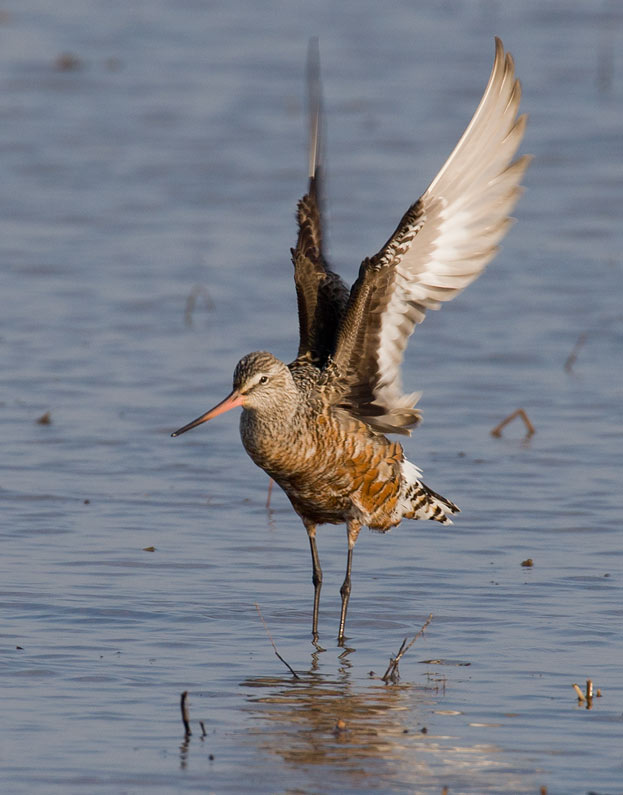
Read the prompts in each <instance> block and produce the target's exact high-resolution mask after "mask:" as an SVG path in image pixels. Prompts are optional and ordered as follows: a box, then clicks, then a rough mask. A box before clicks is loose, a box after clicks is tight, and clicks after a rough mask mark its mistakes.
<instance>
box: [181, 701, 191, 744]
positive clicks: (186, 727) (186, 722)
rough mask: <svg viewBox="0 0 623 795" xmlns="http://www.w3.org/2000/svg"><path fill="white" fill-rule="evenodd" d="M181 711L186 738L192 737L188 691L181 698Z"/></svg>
mask: <svg viewBox="0 0 623 795" xmlns="http://www.w3.org/2000/svg"><path fill="white" fill-rule="evenodd" d="M180 709H181V710H182V723H183V724H184V733H185V735H186V737H190V736H191V735H192V732H191V730H190V717H189V714H188V690H184V692H183V693H182V695H181V698H180Z"/></svg>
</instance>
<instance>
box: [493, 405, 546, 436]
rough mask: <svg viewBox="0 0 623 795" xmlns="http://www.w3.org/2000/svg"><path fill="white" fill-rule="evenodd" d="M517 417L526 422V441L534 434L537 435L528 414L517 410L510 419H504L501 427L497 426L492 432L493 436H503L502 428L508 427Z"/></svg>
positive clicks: (510, 415) (509, 416)
mask: <svg viewBox="0 0 623 795" xmlns="http://www.w3.org/2000/svg"><path fill="white" fill-rule="evenodd" d="M515 417H521V419H522V420H523V421H524V423H525V426H526V439H529V438H530V437H531V436H532V435H533V434H534V433H536V429H535V427H534V425H533V424H532V423H531V422H530V420H529V419H528V415H527V414H526V412H525V411H524V410H523V409H517V411H513V413H512V414H509V415H508V417H506V418H505V419H503V420H502V422H500V424H499V425H496V426H495V428H494V429H493V430H492V431H491V436H501V435H502V428H504V427H505V426H506V425H508V423H509V422H512V421H513V420H514V419H515Z"/></svg>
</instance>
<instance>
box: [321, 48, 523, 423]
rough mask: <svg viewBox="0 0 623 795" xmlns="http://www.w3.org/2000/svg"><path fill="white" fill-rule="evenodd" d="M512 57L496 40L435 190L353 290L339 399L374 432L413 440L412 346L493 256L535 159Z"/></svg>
mask: <svg viewBox="0 0 623 795" xmlns="http://www.w3.org/2000/svg"><path fill="white" fill-rule="evenodd" d="M520 98H521V86H520V84H519V81H518V80H516V79H515V69H514V64H513V59H512V56H511V55H510V54H509V53H506V54H505V53H504V48H503V46H502V42H501V41H500V39H498V38H497V37H496V39H495V60H494V63H493V68H492V70H491V76H490V78H489V82H488V84H487V87H486V89H485V92H484V94H483V96H482V99H481V100H480V104H479V105H478V108H477V109H476V112H475V113H474V116H473V118H472V120H471V121H470V123H469V124H468V126H467V129H466V130H465V132H464V133H463V135H462V137H461V139H460V140H459V142H458V144H457V145H456V147H455V149H454V151H453V152H452V154H451V155H450V157H449V158H448V160H447V161H446V163H445V165H444V166H443V168H442V169H441V171H440V172H439V173H438V174H437V176H436V177H435V179H434V180H433V182H432V183H431V185H430V186H429V188H428V189H427V191H426V192H425V193H424V194H423V196H421V198H420V199H419V200H418V201H417V202H415V204H413V205H412V206H411V207H410V208H409V209H408V210H407V212H406V213H405V215H404V216H403V218H402V220H401V221H400V223H399V224H398V227H397V229H396V231H395V232H394V234H393V235H392V236H391V237H390V239H389V240H388V241H387V243H386V244H385V245H384V246H383V248H382V249H381V250H380V251H379V252H378V253H377V254H375V256H373V257H371V258H369V259H365V260H364V261H363V263H362V265H361V268H360V271H359V278H358V279H357V281H356V282H355V284H354V285H353V288H352V290H351V294H350V298H349V303H348V306H347V309H346V312H345V316H344V320H343V322H342V324H341V328H340V331H339V335H338V342H337V346H336V352H335V357H334V362H335V365H336V372H337V373H339V376H338V379H336V380H337V381H339V382H340V387H339V389H337V391H336V394H335V402H336V403H339V405H341V406H343V407H344V408H346V409H347V410H348V411H350V412H351V413H352V414H354V415H356V416H358V417H360V418H361V419H363V420H364V421H365V422H367V423H368V424H369V425H370V426H371V427H372V428H374V429H375V430H379V431H381V432H384V433H403V434H409V433H410V431H409V428H411V427H414V426H415V425H417V423H418V421H419V412H418V411H417V410H416V409H414V408H413V406H414V405H415V403H416V402H417V399H418V397H419V393H413V394H410V395H405V394H403V392H402V386H401V378H400V366H401V363H402V359H403V355H404V351H405V348H406V345H407V341H408V339H409V337H410V336H411V334H412V333H413V331H414V329H415V326H416V325H417V324H418V323H421V322H422V320H424V316H425V314H426V311H427V310H428V309H439V307H440V306H441V303H442V302H444V301H449V300H451V299H452V298H454V297H455V296H456V295H458V293H460V292H461V291H462V290H463V289H464V288H465V287H467V285H468V284H470V283H471V282H473V281H474V279H476V278H478V276H479V275H480V274H481V273H482V271H483V270H484V268H485V266H486V265H487V263H488V262H489V261H490V260H491V259H492V258H493V257H494V256H495V254H496V252H497V250H498V243H499V242H500V240H501V239H502V237H503V236H504V235H505V233H506V232H507V230H508V228H509V226H510V224H511V219H510V218H509V213H510V212H511V210H512V208H513V206H514V204H515V202H516V201H517V199H518V198H519V195H520V193H521V188H520V185H519V183H520V180H521V178H522V175H523V173H524V171H525V169H526V167H527V165H528V163H529V160H530V158H529V157H527V156H524V157H521V158H519V159H518V160H515V161H514V162H512V161H513V157H514V155H515V153H516V151H517V149H518V147H519V144H520V142H521V139H522V137H523V134H524V130H525V126H526V120H527V117H526V116H525V115H524V116H520V117H519V118H517V113H518V108H519V101H520Z"/></svg>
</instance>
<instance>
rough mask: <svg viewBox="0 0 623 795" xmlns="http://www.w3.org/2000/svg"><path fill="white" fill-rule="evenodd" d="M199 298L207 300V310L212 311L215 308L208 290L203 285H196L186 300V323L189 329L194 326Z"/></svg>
mask: <svg viewBox="0 0 623 795" xmlns="http://www.w3.org/2000/svg"><path fill="white" fill-rule="evenodd" d="M199 296H202V297H203V299H204V300H205V305H206V309H208V310H210V309H213V307H214V304H213V303H212V300H211V299H210V294H209V293H208V291H207V289H206V288H205V287H204V286H203V285H202V284H196V285H195V286H194V287H193V289H192V290H191V291H190V294H189V296H188V298H187V299H186V308H185V310H184V322H185V323H186V325H187V326H188V327H189V328H190V327H191V326H192V324H193V312H194V311H195V304H196V303H197V298H199Z"/></svg>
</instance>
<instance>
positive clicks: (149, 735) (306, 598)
mask: <svg viewBox="0 0 623 795" xmlns="http://www.w3.org/2000/svg"><path fill="white" fill-rule="evenodd" d="M3 8H4V11H3V14H2V16H1V17H0V23H1V26H0V35H1V36H2V42H3V46H2V47H1V48H0V69H1V71H0V74H1V76H2V77H1V79H2V87H3V91H2V95H3V101H2V124H1V125H0V163H1V164H2V184H3V190H2V192H1V193H0V218H1V219H2V235H0V254H1V262H2V269H1V273H2V276H1V279H2V286H1V298H2V312H1V317H0V322H1V325H0V357H1V360H0V366H1V369H2V373H3V379H2V393H1V396H0V405H1V407H2V412H1V413H0V422H1V424H2V438H3V455H2V459H1V461H0V507H1V516H2V523H1V529H0V533H1V536H2V552H3V554H2V562H1V563H0V567H1V568H0V591H1V594H2V615H3V622H2V636H3V642H2V647H1V648H2V652H1V653H2V668H1V674H0V676H1V681H2V689H3V719H2V724H3V732H2V745H1V749H0V753H1V765H2V780H3V791H7V792H15V793H17V792H28V793H32V792H45V793H56V792H58V793H60V792H63V793H67V792H76V793H77V792H145V791H148V792H177V791H179V792H192V791H201V792H205V791H214V792H242V791H248V790H250V789H253V790H254V791H257V792H266V793H269V792H295V791H296V792H304V793H316V792H341V793H358V792H363V791H367V790H376V791H387V792H394V791H395V792H402V791H404V792H422V793H428V792H430V793H438V792H440V791H441V789H442V787H444V786H447V787H448V788H449V791H450V792H451V793H460V792H470V793H481V792H492V793H493V792H504V793H508V792H510V793H515V792H538V790H539V788H540V787H541V786H546V787H547V788H548V792H549V793H550V795H551V793H576V792H577V793H584V792H588V791H594V792H599V793H600V794H601V795H603V794H604V793H609V794H611V793H617V792H621V791H623V788H622V785H621V781H622V780H623V769H622V768H623V765H622V763H621V755H620V747H621V737H622V734H623V718H622V714H623V688H622V686H621V675H620V670H621V661H622V659H623V641H622V639H621V616H622V612H623V611H622V609H621V604H622V596H623V594H622V590H623V589H622V585H621V583H622V579H621V578H622V570H621V569H622V567H621V560H622V547H621V540H620V502H621V498H620V492H621V481H620V450H621V437H622V432H621V429H622V423H621V419H622V417H621V413H622V412H621V405H622V400H621V399H622V396H623V395H622V392H623V390H622V386H623V384H622V381H623V379H622V376H621V360H620V350H621V344H622V342H623V322H622V312H621V295H622V288H621V270H622V262H621V250H622V243H623V240H622V237H623V233H622V231H621V229H622V227H621V223H620V219H621V215H622V211H623V190H622V188H623V158H622V155H623V145H622V143H621V142H622V141H623V114H622V112H621V107H622V99H623V96H622V92H623V89H622V84H623V75H622V69H623V64H622V59H621V52H622V51H623V47H622V20H623V13H622V12H621V9H620V8H619V6H618V4H616V3H614V2H611V3H609V2H603V3H584V4H581V6H580V4H572V3H561V2H550V3H547V4H541V3H537V2H526V3H522V4H521V5H520V4H503V3H498V2H495V0H489V2H480V3H473V4H460V3H456V2H446V3H442V4H436V6H435V7H434V8H431V7H429V6H428V5H425V4H413V3H406V2H404V3H402V2H396V3H393V4H390V6H389V7H387V8H385V7H384V8H383V9H382V10H381V8H380V6H378V5H377V4H374V3H371V2H363V3H360V4H358V5H357V7H356V10H355V7H354V6H351V5H350V4H343V5H339V6H338V5H335V4H331V3H328V2H317V3H313V4H309V3H306V4H303V3H298V2H293V3H290V4H288V5H285V4H281V3H278V2H275V0H270V2H267V3H263V4H261V5H260V4H252V3H249V2H246V1H245V0H242V2H240V3H238V4H236V5H235V6H233V7H232V6H229V5H226V4H225V3H211V4H202V3H198V2H193V1H192V0H187V2H180V3H176V4H170V3H165V2H151V3H140V2H135V3H130V4H127V3H124V4H121V3H112V4H110V3H101V2H96V0H89V1H87V2H81V3H77V2H69V1H68V0H66V1H64V2H60V3H56V4H54V6H53V8H52V7H51V6H50V5H49V4H47V3H44V2H41V0H39V2H37V0H28V1H27V2H22V3H12V2H9V3H6V4H5V5H4V7H3ZM494 33H497V34H499V35H501V36H502V38H503V40H504V43H505V45H506V46H507V47H508V49H510V50H511V51H512V53H513V54H514V56H515V59H516V62H517V70H518V74H519V76H520V77H521V79H522V83H523V87H524V102H523V107H524V109H525V110H526V111H528V112H529V113H530V117H531V118H530V125H529V128H528V133H527V136H526V141H525V145H524V147H523V150H524V151H529V152H532V153H533V154H534V155H535V161H534V163H533V165H532V166H531V169H530V171H529V172H528V175H527V178H526V189H527V190H526V194H525V196H524V198H523V200H522V202H521V203H520V205H519V207H518V208H517V211H516V216H517V218H518V224H517V226H516V227H515V228H514V229H513V230H512V231H511V233H510V234H509V236H508V238H507V239H506V241H505V243H504V246H503V250H502V252H501V254H500V255H499V257H498V259H497V260H496V261H495V264H494V265H492V266H491V268H490V269H489V270H488V271H487V273H486V274H485V275H484V276H483V278H482V279H481V280H480V281H479V282H478V283H477V284H475V285H474V286H472V287H471V288H470V289H469V290H468V291H467V292H466V293H465V294H464V295H462V296H461V297H460V298H459V299H457V300H456V301H455V302H454V303H453V304H452V305H451V306H448V307H447V308H446V309H444V311H443V312H440V313H433V314H431V316H429V317H428V318H427V320H426V323H425V324H424V325H423V326H422V327H421V328H420V329H418V331H417V333H416V336H415V337H414V338H413V340H412V344H411V347H410V349H409V353H408V356H407V360H406V366H405V382H406V386H407V387H408V388H413V389H423V390H424V395H423V398H422V400H421V403H420V406H421V408H422V410H423V412H424V423H423V425H422V426H421V429H418V431H417V433H416V434H415V435H414V438H413V439H412V440H409V441H407V443H406V449H407V453H408V455H409V457H410V458H411V459H412V460H414V461H415V462H417V463H418V464H419V465H420V466H421V467H423V469H424V470H425V479H426V482H427V483H429V484H430V486H431V487H432V488H434V489H436V490H439V491H440V492H441V493H443V494H445V495H446V496H448V497H449V498H451V499H452V500H455V501H456V502H457V503H458V504H459V505H460V506H461V508H462V511H463V513H462V514H461V515H460V516H459V517H458V518H457V521H456V523H455V524H454V525H453V526H452V527H449V528H441V527H432V526H431V527H429V526H428V525H429V523H418V524H414V523H405V524H404V525H402V526H401V527H399V528H397V529H396V530H394V531H393V532H392V533H390V534H388V535H385V536H381V535H377V534H370V533H363V534H362V535H361V537H360V540H359V542H358V544H357V548H356V552H355V564H354V580H353V595H352V598H351V605H350V611H349V623H348V633H349V639H348V642H347V645H346V648H345V649H342V648H338V647H337V646H336V642H335V640H334V638H335V634H336V630H337V622H338V618H339V594H338V589H339V586H340V584H341V581H342V578H343V567H344V565H345V546H346V545H345V537H344V536H345V533H344V531H343V529H342V528H332V527H326V528H321V530H320V537H319V549H320V557H321V562H322V564H323V568H324V573H325V582H324V586H323V592H322V601H321V616H320V621H321V624H320V630H321V643H322V646H321V647H320V648H315V647H314V646H313V645H312V643H311V638H310V632H309V629H310V622H311V607H312V585H311V571H310V561H309V551H308V543H307V538H306V535H305V532H304V530H303V528H302V526H301V525H300V523H299V521H298V520H297V518H296V517H295V516H294V514H293V513H292V510H291V509H290V507H289V505H288V503H287V500H286V499H285V497H284V496H283V495H282V494H278V493H275V494H274V495H273V502H272V508H271V510H270V512H267V511H266V509H265V507H264V504H265V499H266V488H267V479H266V477H265V476H264V475H263V473H262V472H260V471H259V470H257V469H256V468H255V467H254V466H253V464H252V463H251V462H250V460H249V459H248V458H247V457H246V455H245V454H244V451H243V450H242V447H241V445H240V442H239V438H238V430H237V421H236V418H235V417H234V416H233V414H232V415H227V416H225V417H222V418H220V419H219V421H217V422H214V423H211V424H210V425H209V426H204V427H203V428H202V429H200V430H197V431H195V432H194V433H193V434H189V435H188V436H184V437H182V438H181V439H178V440H172V439H170V438H169V436H168V434H169V433H170V432H171V430H173V429H175V428H176V427H178V426H179V425H181V424H183V423H185V422H187V421H188V420H190V419H192V418H193V417H195V416H196V415H197V414H199V413H200V412H201V411H204V410H205V409H206V408H208V407H209V406H211V405H213V404H214V403H215V402H217V400H219V399H220V398H221V397H223V396H224V394H226V392H227V391H229V387H230V382H231V372H232V369H233V366H234V364H235V362H236V361H237V359H238V358H239V357H240V356H241V355H242V354H244V353H246V352H247V351H248V350H252V349H254V348H258V347H260V348H267V349H269V350H272V351H273V352H274V353H275V354H277V355H279V356H281V357H283V358H285V359H286V360H288V359H289V358H291V357H292V356H293V355H294V352H295V350H296V344H297V341H296V331H297V326H296V319H295V311H296V307H295V297H294V290H293V285H292V280H291V266H290V264H289V255H288V250H289V246H291V245H292V244H293V241H294V234H295V229H294V221H293V211H294V206H295V202H296V200H297V199H298V197H299V195H300V194H301V192H302V191H303V189H304V186H305V167H306V166H305V163H306V161H305V129H304V117H303V113H302V97H303V85H304V82H303V72H304V58H305V49H306V42H307V39H308V37H309V36H310V35H313V34H319V36H320V39H321V50H322V62H323V74H324V87H325V94H326V108H327V115H328V125H329V136H328V161H329V184H328V200H329V207H328V215H329V221H330V223H331V229H330V252H331V258H332V261H333V262H334V263H335V266H336V268H337V269H338V270H340V272H342V273H343V274H344V275H345V276H346V277H348V278H349V279H350V278H352V277H353V276H354V274H355V273H356V269H357V267H358V264H359V261H360V260H361V259H362V258H363V257H364V256H366V255H369V254H371V253H373V252H374V251H376V250H377V249H378V248H379V246H380V245H381V244H382V243H383V241H384V240H385V239H386V238H387V236H388V235H389V233H390V232H391V231H392V229H393V228H394V226H395V223H396V222H397V220H398V218H399V217H400V215H401V214H402V212H403V211H404V210H405V209H406V207H407V206H408V205H409V203H410V202H411V201H413V200H414V199H415V198H416V197H417V195H418V194H419V193H421V192H422V191H423V189H424V188H425V186H426V184H427V182H428V181H429V180H430V179H431V178H432V177H433V176H434V174H435V173H436V170H437V169H438V167H439V166H440V165H441V163H442V162H443V159H444V157H445V156H446V155H447V154H448V153H449V151H450V150H451V148H452V146H453V145H454V143H455V142H456V140H457V138H458V136H459V134H460V132H461V131H462V129H463V127H464V125H465V123H466V122H467V120H468V119H469V116H470V115H471V112H472V111H473V109H474V107H475V105H476V103H477V101H478V99H479V97H480V92H481V91H482V89H483V87H484V85H485V82H486V79H487V76H488V72H489V68H490V64H491V59H492V55H493V41H492V37H493V34H494ZM64 52H67V53H72V54H74V55H75V56H77V58H78V59H79V63H78V64H77V66H78V68H75V69H66V70H61V69H59V68H58V67H57V66H56V59H57V57H58V56H59V54H61V53H64ZM198 287H201V288H202V289H201V290H197V296H198V297H197V301H196V303H195V306H194V309H193V310H192V312H190V313H188V312H187V313H186V317H185V311H186V305H187V299H188V297H189V295H190V294H191V293H192V291H193V289H195V288H198ZM206 296H207V298H206ZM580 335H582V336H580ZM578 341H579V345H578V347H577V349H576V351H575V352H576V358H575V362H574V363H573V366H572V367H571V369H570V371H569V372H568V371H566V370H565V368H564V365H565V362H566V361H567V360H568V357H569V356H570V354H571V353H572V351H573V350H574V346H576V343H578ZM519 406H522V407H523V408H525V409H526V411H527V412H528V415H529V416H530V418H531V420H532V422H533V423H534V425H535V426H536V430H537V432H536V434H535V435H534V436H533V437H532V439H530V440H529V441H525V440H524V438H523V429H522V428H521V426H520V425H519V424H513V425H511V426H509V427H508V428H507V429H506V430H505V431H504V435H503V437H502V438H500V439H495V438H493V437H492V436H491V435H490V433H489V432H490V430H491V428H493V427H494V426H495V425H496V424H497V423H498V422H499V421H500V420H501V419H502V418H503V417H504V416H505V415H507V414H508V413H509V412H510V411H512V410H514V409H516V408H517V407H519ZM47 411H49V412H50V413H51V423H50V424H38V423H37V422H36V420H37V418H39V417H41V415H43V414H44V412H47ZM150 547H155V551H145V550H146V549H148V548H150ZM527 558H532V559H533V561H534V566H533V567H532V568H527V567H522V566H521V562H522V561H524V560H526V559H527ZM255 603H258V604H259V605H260V606H261V611H262V614H263V616H264V619H265V620H266V622H267V625H268V627H269V629H270V632H271V635H272V637H273V639H274V642H275V644H276V645H277V648H278V650H279V652H280V654H281V655H282V656H283V657H284V658H285V659H286V660H287V661H288V662H289V664H290V665H291V666H292V667H293V668H294V669H295V670H296V671H297V672H299V675H300V678H299V679H298V680H297V679H294V678H293V677H292V676H291V675H290V674H289V672H288V671H287V669H286V668H285V666H283V665H282V663H281V662H280V661H279V660H278V659H277V658H276V657H275V655H274V652H273V649H272V647H271V644H270V641H269V638H268V637H267V635H266V632H265V629H264V627H263V625H262V623H261V621H260V619H259V617H258V614H257V611H256V608H255V606H254V605H255ZM429 613H432V614H433V621H432V623H431V625H430V627H429V628H428V629H427V631H426V633H425V634H424V636H423V637H422V638H420V639H418V640H417V641H416V643H415V644H414V646H413V647H412V648H411V649H410V650H409V651H408V652H407V654H406V655H405V657H404V658H403V660H402V662H401V664H400V673H401V681H400V683H399V684H398V685H393V686H386V685H384V684H383V683H382V682H381V681H379V679H378V678H377V677H378V676H380V675H381V674H382V673H383V671H384V670H385V668H386V666H387V663H388V659H389V657H390V655H392V654H395V653H396V651H397V649H398V647H399V645H400V643H401V641H402V639H403V637H405V636H412V635H413V634H414V633H415V632H416V631H417V630H418V629H419V627H420V626H421V625H422V624H423V623H424V621H425V620H426V616H427V615H428V614H429ZM371 671H374V672H375V676H371V675H370V672H371ZM589 677H590V678H591V679H593V681H594V682H595V686H596V687H599V688H600V689H601V691H602V694H603V695H602V697H601V698H595V699H594V700H593V703H592V708H591V709H586V707H585V705H581V704H578V701H577V699H576V696H575V694H574V691H573V689H572V687H571V684H572V683H573V682H578V683H580V684H581V685H582V686H583V684H584V682H585V680H586V679H587V678H589ZM183 690H187V691H189V693H190V714H191V723H192V729H193V735H192V737H190V738H188V740H187V741H185V742H184V737H183V729H182V724H181V721H180V717H179V696H180V693H181V692H182V691H183ZM339 720H341V721H343V722H344V724H345V726H344V727H343V729H341V730H340V729H336V725H337V723H338V721H339ZM199 721H203V722H204V725H205V730H206V736H205V737H202V736H201V734H202V732H201V729H200V726H199Z"/></svg>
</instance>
